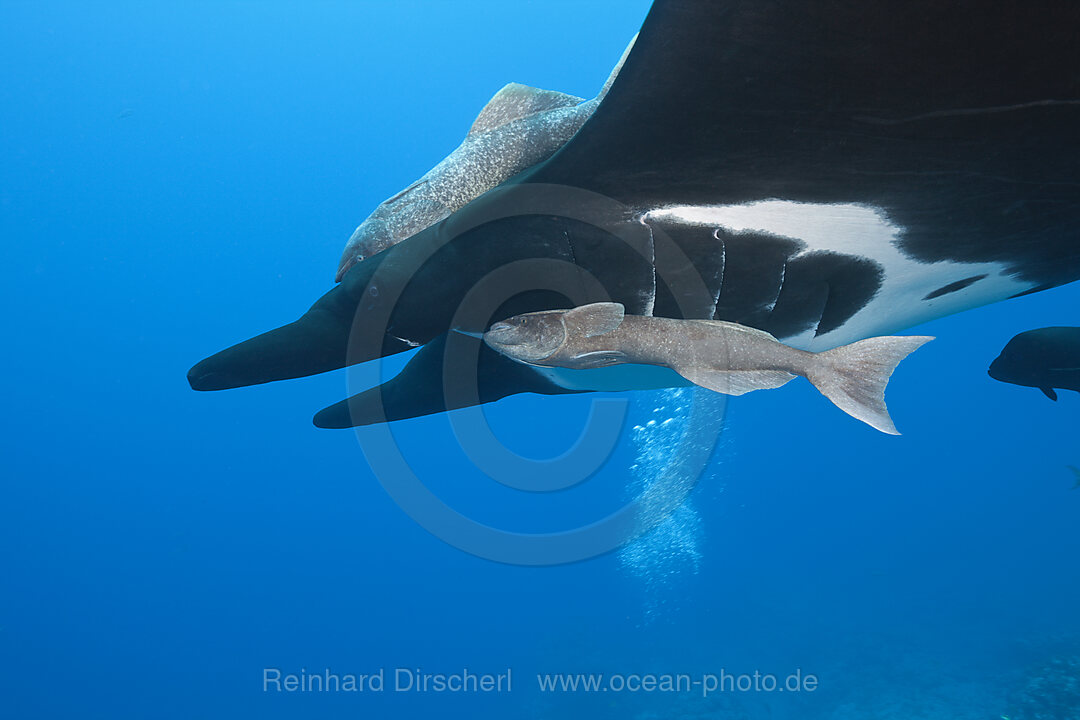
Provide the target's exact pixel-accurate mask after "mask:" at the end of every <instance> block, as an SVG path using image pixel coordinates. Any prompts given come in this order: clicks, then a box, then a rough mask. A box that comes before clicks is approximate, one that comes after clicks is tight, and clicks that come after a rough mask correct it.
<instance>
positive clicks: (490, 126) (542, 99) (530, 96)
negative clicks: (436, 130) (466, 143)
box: [469, 83, 585, 135]
mask: <svg viewBox="0 0 1080 720" xmlns="http://www.w3.org/2000/svg"><path fill="white" fill-rule="evenodd" d="M583 102H585V100H584V98H579V97H575V96H574V95H567V94H566V93H561V92H555V91H554V90H541V89H540V88H534V87H529V86H528V85H522V84H520V83H510V84H509V85H507V86H505V87H504V88H503V89H502V90H500V91H499V92H497V93H495V95H494V97H492V98H491V100H488V104H487V105H485V106H484V109H483V110H481V111H480V114H479V115H477V116H476V120H475V121H474V122H473V124H472V127H471V128H469V135H476V134H477V133H483V132H488V131H489V130H494V129H495V128H497V127H501V126H503V125H505V124H506V123H508V122H513V121H514V120H520V119H521V118H523V117H528V116H529V115H534V114H536V113H538V112H544V111H546V110H555V109H556V108H564V107H574V106H575V105H580V104H581V103H583Z"/></svg>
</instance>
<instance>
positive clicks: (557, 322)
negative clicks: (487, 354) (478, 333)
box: [484, 302, 625, 364]
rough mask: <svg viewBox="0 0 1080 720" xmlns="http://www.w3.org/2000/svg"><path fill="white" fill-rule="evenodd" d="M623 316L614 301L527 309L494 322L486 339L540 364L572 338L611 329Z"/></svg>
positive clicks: (497, 347)
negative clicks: (547, 308)
mask: <svg viewBox="0 0 1080 720" xmlns="http://www.w3.org/2000/svg"><path fill="white" fill-rule="evenodd" d="M624 316H625V309H624V308H623V306H622V305H621V304H619V303H611V302H604V303H592V304H590V305H582V306H580V307H576V308H573V309H572V310H550V311H545V312H535V313H526V314H524V315H517V316H515V317H512V318H510V319H509V320H503V321H502V322H497V323H495V324H494V325H492V326H491V329H490V330H488V331H487V332H486V333H484V342H486V343H487V344H488V346H489V347H491V348H492V349H493V350H495V351H497V352H500V353H502V354H503V355H506V356H507V357H510V358H513V359H514V360H520V361H521V362H527V363H533V364H540V363H541V361H543V360H548V359H552V358H553V356H554V355H556V354H557V353H558V352H559V350H561V349H562V348H563V347H564V346H565V345H566V343H567V341H568V340H569V339H570V338H591V337H596V336H597V335H603V334H605V333H609V332H611V331H612V330H614V329H615V328H617V327H619V325H620V324H622V321H623V317H624Z"/></svg>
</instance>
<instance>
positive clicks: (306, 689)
mask: <svg viewBox="0 0 1080 720" xmlns="http://www.w3.org/2000/svg"><path fill="white" fill-rule="evenodd" d="M536 682H537V685H538V689H539V690H540V692H543V693H594V692H609V691H610V692H616V693H620V692H628V693H637V692H645V693H652V692H659V693H667V692H674V693H684V692H689V693H700V694H701V696H702V697H708V696H709V695H712V694H713V693H717V692H721V693H723V692H741V693H746V692H765V693H773V692H804V693H810V692H814V691H815V690H817V688H818V678H817V676H816V675H812V674H810V673H804V672H803V671H802V670H801V669H799V670H796V671H795V672H793V673H791V674H789V675H787V676H783V677H778V676H776V675H772V674H770V673H761V672H759V671H756V670H755V671H754V672H753V673H750V674H743V675H735V674H731V673H728V672H727V671H726V670H720V671H719V673H703V674H700V675H689V674H685V673H678V674H663V673H644V674H638V673H629V674H623V673H615V674H592V673H586V674H582V673H574V674H563V673H555V674H543V675H537V676H536ZM262 689H263V692H276V693H281V692H284V693H383V692H397V693H508V692H512V691H513V672H512V670H511V669H510V668H506V670H505V671H503V672H497V673H491V672H487V673H478V672H473V671H472V670H469V669H467V668H465V669H462V670H460V671H454V672H437V673H430V672H425V671H423V670H422V669H420V668H403V667H397V668H378V669H376V670H373V671H372V672H370V673H367V674H362V675H361V674H353V673H341V674H338V673H334V672H332V671H331V670H330V669H329V668H326V669H325V670H323V671H321V672H312V671H309V670H307V669H306V668H300V670H299V672H291V673H285V672H282V670H280V669H279V668H263V681H262Z"/></svg>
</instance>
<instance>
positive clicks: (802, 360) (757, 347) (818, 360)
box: [484, 303, 933, 435]
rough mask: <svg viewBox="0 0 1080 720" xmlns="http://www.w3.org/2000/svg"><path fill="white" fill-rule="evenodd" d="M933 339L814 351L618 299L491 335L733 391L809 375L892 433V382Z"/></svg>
mask: <svg viewBox="0 0 1080 720" xmlns="http://www.w3.org/2000/svg"><path fill="white" fill-rule="evenodd" d="M930 340H933V338H931V337H925V336H912V337H875V338H870V339H868V340H861V341H859V342H855V343H852V344H850V345H844V346H842V347H838V348H834V349H832V350H826V351H824V352H819V353H813V352H806V351H805V350H798V349H796V348H793V347H790V346H788V345H784V344H783V343H781V342H780V341H779V340H777V339H776V338H775V337H773V336H772V335H770V334H769V333H767V332H763V331H761V330H755V329H753V328H749V327H746V326H744V325H739V324H737V323H730V322H722V321H718V320H673V319H669V318H658V317H645V316H640V315H626V314H625V311H624V308H623V306H622V305H621V304H619V303H593V304H591V305H582V306H581V307H577V308H574V309H572V310H554V311H547V312H535V313H526V314H524V315H517V316H515V317H512V318H510V319H509V320H504V321H503V322H498V323H495V324H494V325H492V327H491V329H490V330H488V331H487V332H486V333H485V334H484V342H486V343H487V344H488V345H489V346H490V347H491V348H493V349H494V350H496V351H498V352H500V353H502V354H503V355H506V356H507V357H510V358H513V359H514V360H518V361H520V362H524V363H528V364H530V365H539V366H541V367H560V368H570V369H577V370H583V369H589V368H601V367H607V366H610V365H617V364H621V363H637V364H643V365H662V366H664V367H668V368H671V369H672V370H674V371H675V372H677V373H678V374H679V375H681V376H682V377H684V378H686V379H687V380H689V381H690V382H692V383H694V384H695V385H699V386H701V387H703V388H707V389H709V390H713V391H715V392H719V393H724V394H725V395H743V394H745V393H748V392H751V391H753V390H768V389H772V388H778V387H780V386H782V385H785V384H786V383H788V382H789V381H791V380H794V379H795V376H796V375H801V376H803V377H805V378H806V379H807V380H809V381H810V382H811V383H813V384H814V387H816V388H817V389H818V390H819V391H820V392H821V394H822V395H824V396H825V397H827V398H828V399H829V400H831V401H832V402H833V404H834V405H836V406H837V407H838V408H840V409H841V410H843V411H844V412H846V413H847V414H848V415H851V416H852V417H854V418H856V419H858V420H862V421H863V422H865V423H867V424H868V425H870V426H871V427H874V428H876V429H878V430H880V431H881V432H884V433H889V434H891V435H899V434H900V433H898V432H897V430H896V426H895V425H893V421H892V418H890V417H889V411H888V409H887V408H886V407H885V386H886V385H887V384H888V382H889V378H890V377H891V376H892V373H893V371H894V370H895V369H896V366H897V365H898V364H900V361H901V360H903V359H904V358H905V357H907V356H908V355H910V354H911V353H913V352H914V351H915V350H917V349H919V348H920V347H922V346H923V345H924V344H926V343H927V342H929V341H930Z"/></svg>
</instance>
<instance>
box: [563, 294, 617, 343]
mask: <svg viewBox="0 0 1080 720" xmlns="http://www.w3.org/2000/svg"><path fill="white" fill-rule="evenodd" d="M625 316H626V309H625V308H624V307H623V306H622V304H621V303H613V302H602V303H592V304H591V305H581V306H579V307H576V308H574V309H573V310H567V311H566V312H565V313H564V314H563V323H564V325H566V329H567V331H569V332H573V333H581V335H582V336H583V337H587V338H589V337H596V336H597V335H603V334H604V333H609V332H611V331H612V330H614V329H615V328H617V327H619V325H622V321H623V318H624V317H625Z"/></svg>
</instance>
